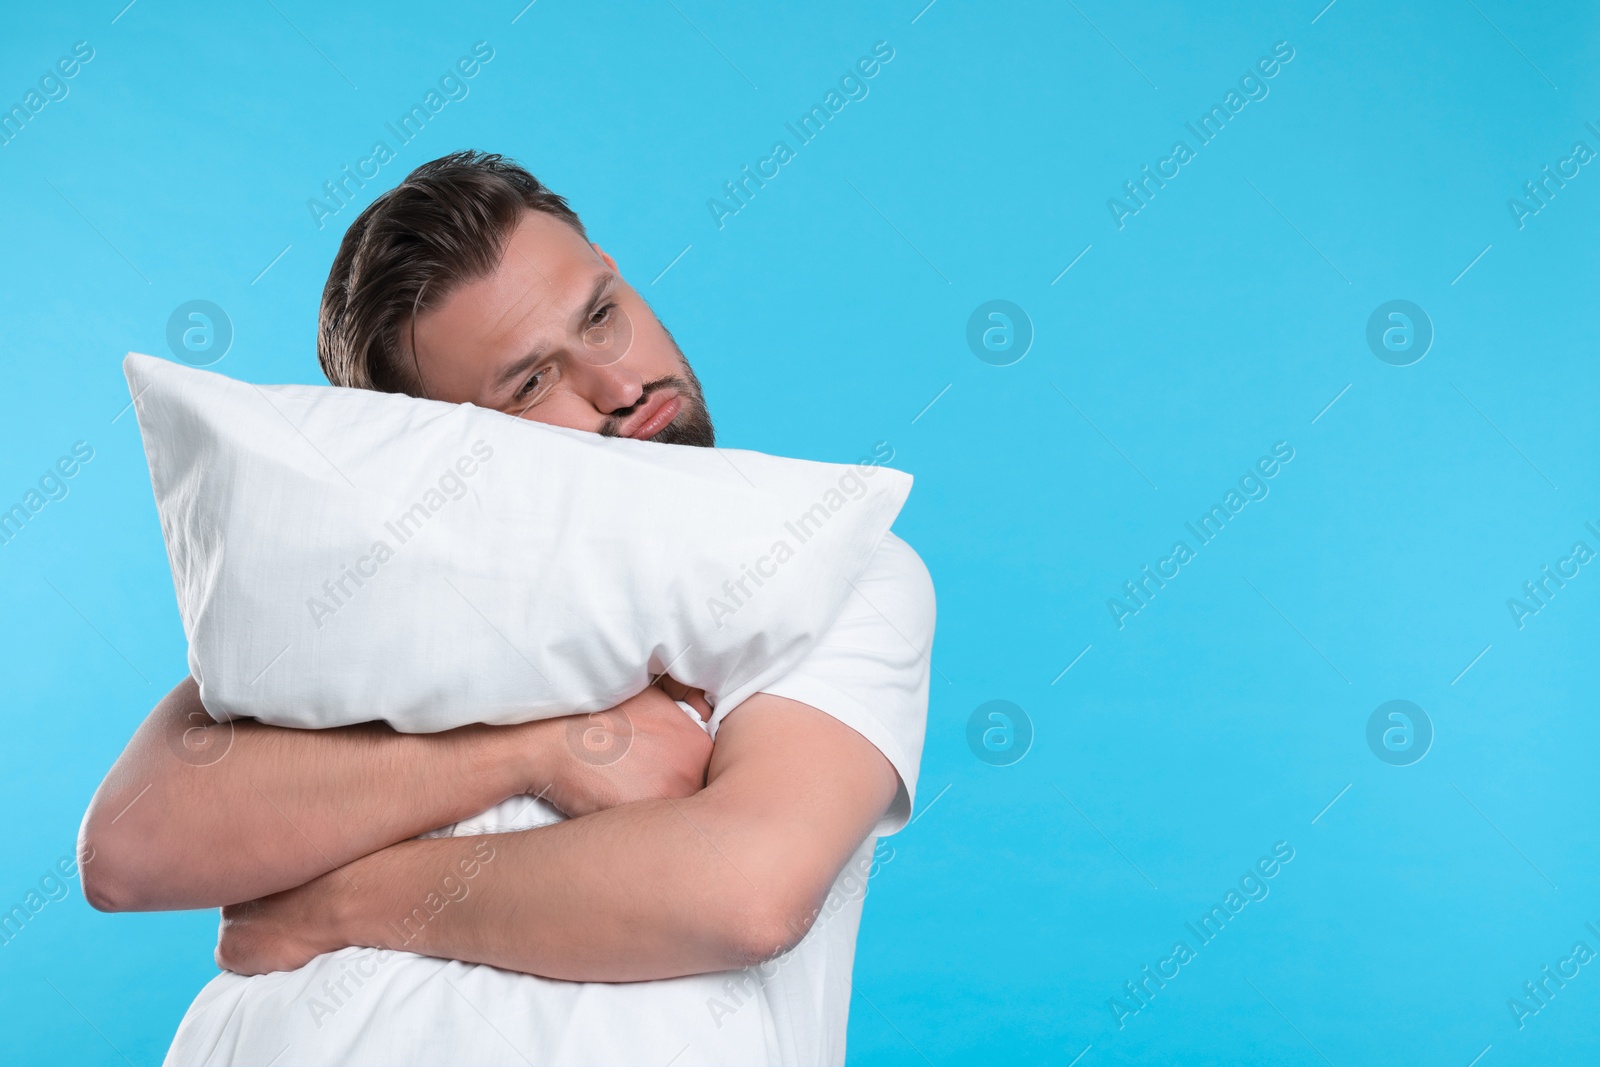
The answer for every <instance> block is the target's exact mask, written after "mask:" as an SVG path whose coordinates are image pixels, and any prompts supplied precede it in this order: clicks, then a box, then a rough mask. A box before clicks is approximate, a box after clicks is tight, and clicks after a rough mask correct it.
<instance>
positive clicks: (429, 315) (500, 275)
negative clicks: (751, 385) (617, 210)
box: [403, 211, 713, 446]
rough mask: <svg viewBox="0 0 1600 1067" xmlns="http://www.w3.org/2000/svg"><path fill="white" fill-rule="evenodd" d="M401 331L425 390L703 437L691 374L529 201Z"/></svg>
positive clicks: (681, 439) (579, 425)
mask: <svg viewBox="0 0 1600 1067" xmlns="http://www.w3.org/2000/svg"><path fill="white" fill-rule="evenodd" d="M403 340H407V341H409V343H410V344H411V345H412V346H413V347H414V352H415V358H416V364H415V366H414V368H413V372H414V373H415V374H416V375H417V377H418V378H420V380H421V393H422V395H423V396H425V397H428V398H429V399H432V400H443V401H446V402H449V403H455V404H460V403H466V402H471V403H473V404H476V405H478V406H479V407H485V408H494V409H495V410H497V411H504V412H506V413H508V414H511V415H516V416H519V417H521V418H526V419H532V420H534V421H536V422H547V423H550V424H551V425H554V426H567V427H571V428H572V429H575V430H587V431H589V432H591V433H599V434H604V435H605V436H607V437H634V438H639V439H641V440H650V441H661V442H665V443H667V444H686V445H704V446H710V445H711V444H712V443H713V435H712V428H711V416H710V414H709V413H708V412H707V411H706V405H705V399H704V397H703V396H702V394H701V391H700V382H699V381H698V380H697V379H696V378H695V376H694V372H693V371H692V370H690V369H689V363H688V361H687V360H686V359H684V357H683V352H682V351H681V350H680V349H679V348H678V345H677V342H675V341H674V340H673V339H672V335H671V334H669V333H668V332H667V330H666V327H664V326H662V325H661V323H660V322H659V321H658V320H657V319H656V316H655V312H653V311H652V310H651V309H650V305H648V304H646V303H645V302H644V298H643V297H641V296H640V295H639V294H638V293H636V292H634V290H633V288H632V287H631V286H630V285H628V283H627V282H625V281H623V280H622V276H621V274H620V273H619V272H618V271H617V265H616V263H615V262H613V261H612V259H611V257H610V256H608V255H606V254H605V253H604V252H602V251H600V248H599V247H598V246H597V245H591V244H588V243H586V242H585V241H584V240H583V238H582V237H580V236H579V235H578V233H577V231H576V230H574V229H572V228H571V227H570V226H568V225H567V224H566V223H564V222H562V221H561V220H560V219H558V218H556V217H555V216H553V215H547V214H545V213H544V212H540V211H528V212H526V213H525V214H524V215H523V218H522V221H521V222H520V223H519V224H518V226H517V229H516V230H515V232H514V233H512V235H511V237H510V239H509V240H508V241H507V242H506V249H505V254H504V255H503V256H502V257H501V260H500V263H499V265H498V266H497V267H495V269H494V270H493V271H491V272H490V273H489V274H487V275H485V276H484V277H482V278H479V279H477V280H475V281H470V282H466V283H464V284H462V285H460V286H458V287H457V288H456V289H455V290H454V291H453V292H452V293H450V295H449V296H448V297H447V298H446V299H445V300H444V302H443V303H442V304H440V305H439V306H438V307H436V308H434V309H432V310H430V311H424V312H423V313H422V314H420V315H418V316H417V317H416V321H415V322H414V323H413V324H412V329H411V330H409V331H404V332H403Z"/></svg>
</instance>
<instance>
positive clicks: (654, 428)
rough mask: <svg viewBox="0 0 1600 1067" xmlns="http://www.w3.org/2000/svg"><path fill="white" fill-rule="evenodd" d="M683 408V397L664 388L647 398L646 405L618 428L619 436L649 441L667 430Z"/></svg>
mask: <svg viewBox="0 0 1600 1067" xmlns="http://www.w3.org/2000/svg"><path fill="white" fill-rule="evenodd" d="M682 410H683V398H682V397H680V396H679V395H678V394H677V393H675V392H672V391H671V390H667V389H663V390H661V391H660V392H657V393H654V394H652V395H651V396H650V397H649V398H648V399H646V400H645V402H644V406H643V407H641V408H640V409H639V410H638V411H635V412H634V413H633V414H632V415H630V416H629V417H628V419H627V421H626V422H624V423H623V424H622V425H621V426H619V427H618V428H617V436H619V437H631V438H633V439H634V440H636V441H648V440H649V439H650V438H652V437H654V436H655V435H656V434H658V433H660V432H661V431H662V430H665V429H666V428H667V426H668V425H670V424H671V422H672V420H673V419H675V418H677V417H678V412H680V411H682Z"/></svg>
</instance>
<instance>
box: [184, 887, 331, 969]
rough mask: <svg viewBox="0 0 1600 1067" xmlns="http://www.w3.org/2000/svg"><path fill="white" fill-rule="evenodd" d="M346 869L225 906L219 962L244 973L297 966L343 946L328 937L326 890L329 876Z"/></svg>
mask: <svg viewBox="0 0 1600 1067" xmlns="http://www.w3.org/2000/svg"><path fill="white" fill-rule="evenodd" d="M342 873H343V872H342V871H331V872H329V873H328V874H324V875H320V876H318V877H316V878H313V879H312V880H311V881H309V882H307V883H306V884H305V885H303V886H298V887H296V888H294V889H286V890H284V891H283V892H281V893H274V894H272V895H271V896H270V897H262V898H261V899H260V900H247V901H245V902H244V903H243V904H228V905H226V906H224V907H223V909H222V921H221V923H220V924H219V925H218V928H217V950H216V954H215V955H216V961H217V966H218V967H220V968H222V969H223V970H225V971H232V972H233V973H235V974H245V975H251V974H267V973H269V972H272V971H293V970H297V969H299V968H301V967H304V966H305V965H306V964H308V963H310V962H311V961H312V960H313V959H314V958H316V957H317V956H320V955H322V954H323V953H324V952H332V951H334V950H335V949H339V948H343V947H344V946H343V945H341V944H338V943H337V942H336V941H335V940H333V939H331V938H330V937H329V936H328V930H329V929H330V927H331V926H332V923H331V918H332V911H331V904H332V901H331V898H330V896H329V894H328V893H327V892H325V889H326V882H327V880H328V879H330V878H338V877H340V876H341V875H342Z"/></svg>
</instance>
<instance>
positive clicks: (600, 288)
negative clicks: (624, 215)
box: [492, 270, 617, 393]
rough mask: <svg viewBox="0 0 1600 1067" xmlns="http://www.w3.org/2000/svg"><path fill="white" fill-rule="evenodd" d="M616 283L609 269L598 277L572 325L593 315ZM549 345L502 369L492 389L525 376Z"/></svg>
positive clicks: (543, 354)
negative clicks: (596, 307)
mask: <svg viewBox="0 0 1600 1067" xmlns="http://www.w3.org/2000/svg"><path fill="white" fill-rule="evenodd" d="M616 283H617V275H616V274H615V273H614V272H612V271H609V270H608V271H606V272H605V273H603V274H601V275H600V276H599V277H597V278H596V279H595V280H594V285H593V286H591V287H590V289H589V298H588V299H587V300H585V301H584V302H583V304H582V306H581V307H579V308H578V310H577V311H575V312H574V313H573V316H572V320H571V321H572V325H574V326H577V325H578V324H579V323H581V322H583V321H584V320H586V319H587V318H589V316H590V315H593V314H594V309H595V306H596V305H597V304H599V303H600V301H601V299H602V298H604V297H605V295H606V294H607V293H608V292H610V291H611V289H612V288H613V287H614V286H615V285H616ZM548 347H549V346H548V345H539V346H538V347H537V348H535V349H534V350H533V351H532V352H529V353H528V354H527V355H525V356H523V357H522V358H521V359H518V360H516V361H515V362H513V363H512V364H511V365H510V366H508V367H506V369H505V370H503V371H501V372H500V374H499V376H498V377H497V378H495V381H494V386H493V390H492V391H493V392H495V393H498V392H500V391H501V390H503V389H505V388H506V387H508V386H510V385H512V384H513V383H515V382H516V381H517V380H518V379H519V378H521V377H523V376H524V375H526V374H527V373H528V372H530V371H532V370H533V368H534V367H536V366H537V365H538V363H539V361H540V360H541V359H543V358H544V356H545V352H546V351H547V349H548Z"/></svg>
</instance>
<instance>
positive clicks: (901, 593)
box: [166, 534, 934, 1067]
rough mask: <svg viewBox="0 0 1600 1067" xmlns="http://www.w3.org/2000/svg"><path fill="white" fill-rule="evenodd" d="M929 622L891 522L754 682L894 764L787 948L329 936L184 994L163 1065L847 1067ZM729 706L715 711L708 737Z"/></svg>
mask: <svg viewBox="0 0 1600 1067" xmlns="http://www.w3.org/2000/svg"><path fill="white" fill-rule="evenodd" d="M933 625H934V597H933V583H932V581H931V580H930V578H929V577H928V571H927V568H926V567H924V566H923V564H922V560H921V559H919V558H918V557H917V554H916V553H915V552H913V551H912V550H911V547H910V546H909V545H907V544H906V543H905V542H904V541H902V540H900V539H899V538H898V537H895V536H894V535H893V534H889V535H887V536H886V537H885V538H884V541H883V543H882V544H881V545H880V546H879V547H878V549H877V551H876V552H875V553H874V555H873V557H872V559H871V561H870V562H869V563H868V566H867V569H866V571H865V572H864V573H863V574H862V576H861V577H860V578H859V579H858V580H857V582H856V588H855V590H854V591H853V592H852V593H851V595H850V597H849V599H848V600H847V601H846V603H845V606H844V609H843V611H842V612H841V613H840V616H839V618H838V619H837V620H836V621H835V622H834V624H833V625H832V627H831V628H830V629H829V630H828V632H827V634H826V635H824V637H823V639H822V640H821V642H820V643H819V644H818V645H817V647H816V648H815V649H813V650H812V652H811V653H810V655H809V656H807V658H806V659H805V661H804V662H802V663H801V664H800V666H799V667H797V668H796V669H795V670H794V671H793V672H791V673H790V674H789V675H787V676H786V677H785V678H783V679H782V680H781V681H779V682H778V683H777V684H776V685H772V686H768V687H767V689H766V690H765V691H766V692H768V693H771V694H773V695H776V696H782V697H788V698H790V699H792V700H798V701H801V702H803V703H805V704H809V705H811V706H812V707H815V708H817V709H819V710H821V711H824V712H827V713H828V714H830V715H832V716H834V717H835V718H837V719H839V720H840V721H841V722H843V723H845V724H846V725H848V726H850V727H851V728H852V729H854V730H856V731H857V732H859V733H860V734H861V735H862V736H863V737H865V738H866V739H867V740H869V741H871V742H872V743H873V744H874V745H875V746H877V748H878V749H879V750H880V751H881V752H882V753H883V754H884V755H885V756H886V757H888V759H889V762H890V763H892V764H893V765H894V768H895V770H896V771H897V772H899V776H900V789H899V792H898V794H897V795H896V797H895V801H894V804H893V805H892V807H891V808H890V810H889V812H888V814H887V815H886V816H885V817H884V819H883V820H882V821H881V822H879V824H878V826H877V827H876V828H875V829H874V832H873V836H871V837H868V838H867V840H866V841H864V842H862V844H861V847H860V848H858V849H857V850H856V852H855V854H854V855H853V856H852V857H851V858H850V860H849V862H848V863H847V864H846V865H845V869H844V871H843V872H842V873H841V874H840V875H839V877H838V879H837V880H836V881H835V882H834V885H833V888H832V890H831V891H830V893H829V895H828V898H827V901H826V903H825V904H824V906H823V909H822V912H821V913H820V914H819V915H818V917H817V919H816V921H815V922H814V924H813V925H812V928H811V930H810V931H809V932H808V933H807V934H806V936H805V938H804V939H802V941H801V942H800V944H799V945H797V946H796V947H795V948H794V949H792V950H791V951H790V952H788V953H785V954H784V955H783V956H780V957H778V958H777V959H775V960H771V961H768V962H766V963H763V964H760V965H759V966H756V967H750V968H746V969H745V970H742V971H723V972H718V973H715V974H700V975H689V976H686V977H682V978H669V979H663V980H660V981H653V982H632V983H616V984H613V983H606V982H562V981H555V980H552V979H547V978H539V977H536V976H534V975H527V974H520V973H517V972H513V971H505V970H501V969H499V968H497V967H489V966H485V965H483V964H474V963H462V962H459V961H456V960H441V959H434V958H432V957H429V956H418V955H414V954H412V953H409V952H397V951H390V950H380V949H370V948H347V949H341V950H340V951H338V952H331V953H328V954H327V955H323V956H318V957H317V958H316V959H314V960H312V961H311V962H310V963H308V964H306V966H304V967H302V968H300V969H299V970H296V971H282V972H277V973H274V974H265V975H258V976H255V977H249V978H246V977H242V976H240V975H236V974H232V973H228V972H224V973H222V974H220V975H218V976H217V977H216V978H214V979H213V980H212V981H211V982H210V983H209V984H207V986H206V987H205V988H204V989H203V990H201V992H200V994H199V996H197V997H196V998H195V1001H194V1003H193V1004H192V1005H190V1007H189V1011H188V1013H187V1014H186V1015H185V1016H184V1019H183V1022H182V1023H181V1024H179V1027H178V1033H177V1035H176V1036H175V1037H174V1039H173V1043H172V1047H171V1049H170V1050H169V1051H168V1052H167V1058H166V1064H167V1065H168V1067H190V1065H197V1064H239V1065H245V1064H252V1065H260V1064H267V1063H274V1064H300V1065H311V1064H350V1065H366V1064H372V1065H379V1064H383V1065H401V1064H418V1065H423V1064H427V1065H439V1064H462V1065H469V1064H470V1065H475V1067H476V1065H487V1064H522V1063H527V1064H538V1065H541V1067H542V1065H544V1064H574V1065H578V1064H584V1065H587V1064H595V1065H602V1064H603V1065H610V1064H627V1065H630V1067H633V1065H639V1064H654V1065H659V1067H668V1065H669V1064H670V1065H671V1067H693V1065H711V1064H730V1065H735V1064H736V1065H752V1064H842V1063H843V1062H844V1047H845V1030H846V1024H847V1022H848V1018H849V1010H850V973H851V969H852V966H853V964H854V961H855V943H856V930H857V928H858V926H859V924H860V921H861V907H862V902H863V900H864V899H865V896H866V889H867V883H868V881H869V879H870V878H871V877H872V876H873V875H875V874H876V873H877V871H878V869H879V867H880V866H881V863H882V862H883V861H884V860H885V859H886V858H888V857H889V856H892V850H889V849H887V847H886V846H885V848H884V849H881V850H880V849H878V847H877V837H878V836H879V835H882V834H891V833H894V832H895V831H896V830H899V829H900V828H901V827H903V826H904V825H905V824H906V821H907V820H908V819H909V818H910V815H911V805H912V800H913V798H914V796H915V793H916V785H917V765H918V761H919V760H920V759H921V756H922V740H923V730H924V727H925V723H926V719H927V710H928V672H929V668H930V660H929V656H930V654H931V652H932V647H933ZM729 710H731V709H721V708H719V709H718V710H717V714H716V715H714V716H713V717H712V720H711V723H710V729H711V730H712V731H713V734H714V733H715V730H716V727H717V726H718V725H719V724H720V723H721V721H722V719H723V718H724V717H725V715H726V714H727V711H729ZM561 818H562V815H561V814H560V813H559V812H557V811H556V810H555V809H554V808H551V807H550V806H549V805H547V804H545V803H544V802H542V801H540V800H536V799H534V798H532V797H517V798H514V799H512V800H509V801H506V802H505V803H503V804H500V805H497V806H496V807H494V808H492V809H490V810H489V811H486V812H484V813H483V814H482V815H479V816H477V817H475V818H472V819H468V820H466V821H464V822H460V823H457V824H455V825H453V826H450V827H445V828H443V829H441V830H438V831H434V833H433V834H430V835H427V836H462V835H469V834H485V833H500V832H506V831H512V830H525V829H530V828H532V827H536V826H544V825H548V824H550V823H553V822H558V821H560V820H561ZM444 906H448V905H447V904H446V905H444Z"/></svg>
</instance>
